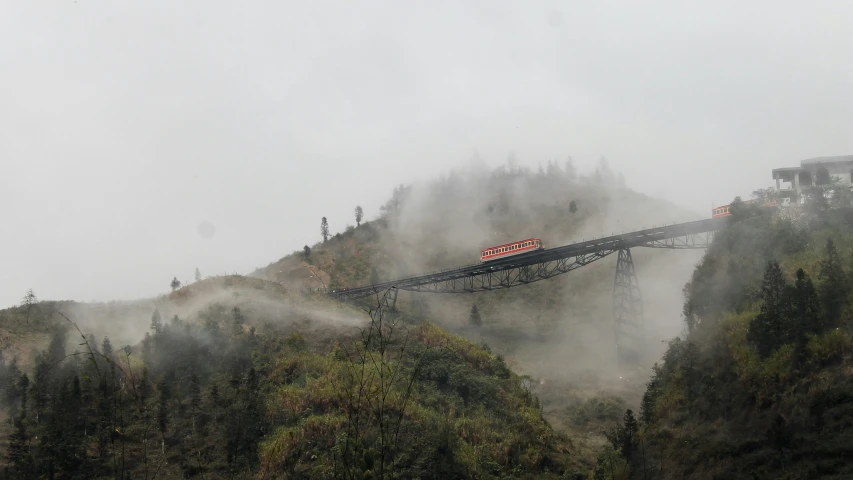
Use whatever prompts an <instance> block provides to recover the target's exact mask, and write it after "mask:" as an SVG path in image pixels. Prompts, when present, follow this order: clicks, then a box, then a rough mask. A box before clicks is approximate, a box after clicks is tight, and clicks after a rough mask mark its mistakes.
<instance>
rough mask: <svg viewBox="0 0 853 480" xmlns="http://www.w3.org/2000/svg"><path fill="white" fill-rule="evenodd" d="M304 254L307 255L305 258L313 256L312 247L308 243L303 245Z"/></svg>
mask: <svg viewBox="0 0 853 480" xmlns="http://www.w3.org/2000/svg"><path fill="white" fill-rule="evenodd" d="M302 254H303V255H305V260H308V259H309V258H311V247H309V246H308V245H305V246H304V247H302Z"/></svg>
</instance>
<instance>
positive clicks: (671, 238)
mask: <svg viewBox="0 0 853 480" xmlns="http://www.w3.org/2000/svg"><path fill="white" fill-rule="evenodd" d="M727 220H728V217H720V218H710V219H705V220H697V221H694V222H687V223H679V224H675V225H666V226H661V227H655V228H649V229H645V230H639V231H636V232H630V233H623V234H620V235H613V236H610V237H602V238H598V239H594V240H587V241H584V242H580V243H573V244H570V245H565V246H562V247H555V248H549V249H545V250H540V251H537V252H531V253H526V254H522V255H516V256H513V257H509V258H504V259H499V260H493V261H489V262H485V263H477V264H475V265H467V266H463V267H457V268H451V269H448V270H441V271H438V272H432V273H426V274H421V275H416V276H413V277H408V278H404V279H400V280H395V281H392V282H384V283H378V284H376V285H365V286H362V287H355V288H347V289H337V290H335V291H333V292H331V293H329V295H331V296H332V297H335V298H339V299H342V300H344V299H355V298H361V297H367V296H370V295H374V294H375V293H377V292H381V291H383V290H387V289H389V288H396V289H399V290H409V291H413V292H435V293H473V292H479V291H484V290H498V289H502V288H510V287H515V286H518V285H526V284H528V283H532V282H536V281H539V280H545V279H548V278H551V277H555V276H557V275H560V274H563V273H567V272H570V271H572V270H575V269H578V268H580V267H583V266H584V265H589V264H590V263H592V262H594V261H596V260H599V259H602V258H604V257H606V256H608V255H610V254H611V253H614V252H618V251H619V250H627V249H629V248H632V247H650V248H668V249H697V248H707V246H708V245H709V244H710V242H711V238H712V236H713V232H714V231H716V230H718V229H719V228H720V227H722V226H723V225H724V224H725V222H726V221H727Z"/></svg>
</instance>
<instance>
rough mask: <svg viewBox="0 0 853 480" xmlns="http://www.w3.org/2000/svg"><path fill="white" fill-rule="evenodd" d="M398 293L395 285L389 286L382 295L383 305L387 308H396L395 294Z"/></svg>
mask: <svg viewBox="0 0 853 480" xmlns="http://www.w3.org/2000/svg"><path fill="white" fill-rule="evenodd" d="M398 293H400V291H399V290H397V287H391V288H389V289H388V292H387V293H386V294H385V297H384V303H385V305H384V307H385V308H387V309H388V310H392V311H393V310H397V294H398Z"/></svg>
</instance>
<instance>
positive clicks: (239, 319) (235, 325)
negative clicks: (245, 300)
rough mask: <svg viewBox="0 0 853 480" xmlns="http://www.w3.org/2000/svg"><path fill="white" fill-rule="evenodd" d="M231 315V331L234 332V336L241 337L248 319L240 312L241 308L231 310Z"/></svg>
mask: <svg viewBox="0 0 853 480" xmlns="http://www.w3.org/2000/svg"><path fill="white" fill-rule="evenodd" d="M231 313H232V323H231V326H232V330H231V331H232V332H233V334H234V335H240V334H241V333H243V324H245V323H246V319H245V317H243V314H242V313H241V312H240V308H239V307H234V308H233V309H232V310H231Z"/></svg>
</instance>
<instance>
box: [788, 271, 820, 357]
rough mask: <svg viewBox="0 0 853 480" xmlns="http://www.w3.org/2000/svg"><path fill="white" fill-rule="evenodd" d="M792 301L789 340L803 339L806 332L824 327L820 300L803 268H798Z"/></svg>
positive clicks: (813, 331) (816, 330)
mask: <svg viewBox="0 0 853 480" xmlns="http://www.w3.org/2000/svg"><path fill="white" fill-rule="evenodd" d="M791 303H792V315H791V320H792V321H791V325H790V329H789V340H792V341H802V340H804V339H805V334H806V333H816V332H819V331H820V330H821V329H822V327H821V311H820V301H819V300H818V295H817V292H816V291H815V287H814V284H813V283H812V280H811V278H809V276H808V275H807V274H806V272H804V271H803V269H802V268H800V269H798V270H797V279H796V281H795V282H794V292H793V300H792V302H791Z"/></svg>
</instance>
